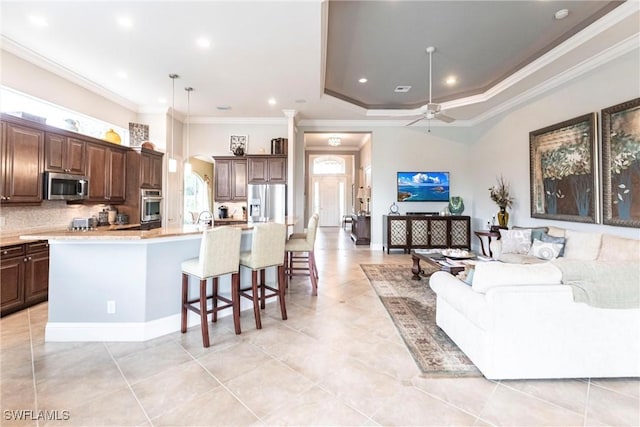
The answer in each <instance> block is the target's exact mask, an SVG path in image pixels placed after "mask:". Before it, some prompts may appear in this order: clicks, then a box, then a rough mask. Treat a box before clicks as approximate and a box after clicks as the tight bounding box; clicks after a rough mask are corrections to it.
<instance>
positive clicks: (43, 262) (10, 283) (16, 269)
mask: <svg viewBox="0 0 640 427" xmlns="http://www.w3.org/2000/svg"><path fill="white" fill-rule="evenodd" d="M0 275H1V277H2V289H1V293H0V316H4V315H7V314H10V313H13V312H15V311H18V310H22V309H24V308H27V307H29V306H32V305H34V304H37V303H40V302H42V301H46V300H47V298H48V295H49V244H48V243H47V242H46V241H38V242H29V243H24V244H21V245H11V246H3V247H2V248H0Z"/></svg>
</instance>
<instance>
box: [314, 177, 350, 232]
mask: <svg viewBox="0 0 640 427" xmlns="http://www.w3.org/2000/svg"><path fill="white" fill-rule="evenodd" d="M345 181H346V180H345V178H344V177H338V176H316V177H314V178H313V192H314V194H313V200H314V211H315V212H318V214H319V215H320V217H319V219H318V225H319V226H320V227H339V226H340V224H341V211H342V210H343V209H342V208H343V206H342V205H343V203H341V201H343V200H344V188H345Z"/></svg>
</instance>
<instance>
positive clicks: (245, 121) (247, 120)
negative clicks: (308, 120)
mask: <svg viewBox="0 0 640 427" xmlns="http://www.w3.org/2000/svg"><path fill="white" fill-rule="evenodd" d="M191 123H192V124H194V123H195V124H215V125H286V124H287V123H288V120H287V118H286V117H209V116H195V117H191Z"/></svg>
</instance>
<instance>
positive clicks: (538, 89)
mask: <svg viewBox="0 0 640 427" xmlns="http://www.w3.org/2000/svg"><path fill="white" fill-rule="evenodd" d="M639 48H640V38H638V35H637V34H635V35H633V36H630V37H628V38H627V39H625V40H622V41H621V42H619V43H617V44H615V45H613V46H611V47H610V48H609V49H606V50H604V51H602V52H600V53H599V54H597V55H594V56H592V57H591V58H589V59H587V60H585V61H582V62H581V63H579V64H577V65H575V66H573V67H571V68H569V69H567V70H565V71H563V72H562V73H560V74H557V75H556V76H554V77H553V78H552V79H549V80H547V81H546V82H544V83H542V84H539V85H537V86H535V87H533V88H531V89H529V90H527V91H525V92H522V93H521V94H519V95H518V96H515V97H513V98H511V99H509V100H508V101H506V102H503V103H502V104H500V105H498V106H497V107H495V108H492V109H491V110H488V111H486V112H484V113H482V114H480V115H478V116H476V117H475V118H473V119H472V120H470V121H469V122H470V125H471V126H475V125H478V124H480V123H482V122H483V121H485V120H488V119H490V118H492V117H494V116H496V115H498V114H500V113H503V112H505V111H508V110H510V109H512V108H514V107H515V106H517V105H519V104H522V103H524V102H526V101H529V100H530V99H533V98H535V97H536V96H538V95H541V94H543V93H545V92H547V91H550V90H551V89H554V88H556V87H558V86H560V85H562V84H565V83H568V82H570V81H571V80H574V79H576V78H578V77H579V76H581V75H583V74H585V73H588V72H589V71H592V70H594V69H596V68H598V67H599V66H601V65H604V64H606V63H608V62H610V61H613V60H614V59H616V58H618V57H620V56H623V55H625V54H627V53H629V52H632V51H633V50H637V49H639Z"/></svg>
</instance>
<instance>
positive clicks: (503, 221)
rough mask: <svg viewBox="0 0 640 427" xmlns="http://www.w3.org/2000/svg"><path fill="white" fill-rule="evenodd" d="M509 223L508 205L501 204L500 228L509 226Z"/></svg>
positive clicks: (499, 213) (499, 214)
mask: <svg viewBox="0 0 640 427" xmlns="http://www.w3.org/2000/svg"><path fill="white" fill-rule="evenodd" d="M508 223H509V212H507V208H506V207H504V206H500V212H498V224H500V228H507V224H508Z"/></svg>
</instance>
